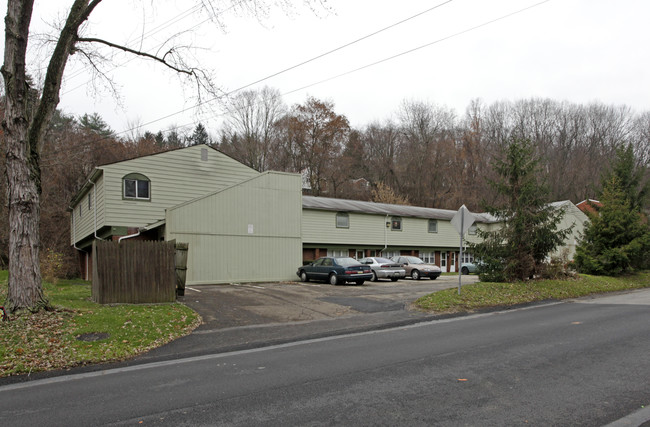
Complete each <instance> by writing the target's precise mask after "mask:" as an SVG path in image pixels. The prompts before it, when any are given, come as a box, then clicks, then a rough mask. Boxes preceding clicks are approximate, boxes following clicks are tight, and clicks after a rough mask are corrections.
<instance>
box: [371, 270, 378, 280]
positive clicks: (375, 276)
mask: <svg viewBox="0 0 650 427" xmlns="http://www.w3.org/2000/svg"><path fill="white" fill-rule="evenodd" d="M370 281H371V282H376V281H377V273H375V272H374V270H373V272H372V278H371V279H370Z"/></svg>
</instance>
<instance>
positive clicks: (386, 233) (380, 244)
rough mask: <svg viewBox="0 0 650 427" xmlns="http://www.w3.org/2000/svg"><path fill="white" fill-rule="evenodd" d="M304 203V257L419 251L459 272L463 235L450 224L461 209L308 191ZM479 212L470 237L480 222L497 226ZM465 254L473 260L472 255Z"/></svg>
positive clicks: (426, 257) (411, 252)
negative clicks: (333, 195) (437, 207)
mask: <svg viewBox="0 0 650 427" xmlns="http://www.w3.org/2000/svg"><path fill="white" fill-rule="evenodd" d="M302 206H303V213H302V241H303V259H305V260H310V259H316V258H318V257H320V256H325V255H330V256H351V257H355V258H362V257H365V256H380V254H381V256H385V257H391V256H394V255H414V256H419V257H420V258H422V259H423V260H424V261H426V262H430V263H434V264H437V265H439V266H440V268H441V269H442V270H443V271H457V268H458V267H457V265H458V262H459V260H458V252H459V249H460V248H459V246H460V236H459V235H458V232H457V231H456V229H455V228H454V227H453V226H452V224H451V219H452V218H453V217H454V215H455V214H456V211H452V210H447V209H432V208H423V207H418V206H403V205H393V204H387V203H373V202H364V201H359V200H342V199H330V198H326V197H310V196H303V198H302ZM475 216H476V218H477V221H476V224H475V226H473V227H472V228H471V229H470V230H469V232H468V234H469V236H467V237H468V238H469V239H470V240H471V239H472V238H474V236H475V235H476V227H482V228H484V229H490V228H491V227H494V226H495V225H496V221H495V220H494V219H493V218H491V217H490V216H489V215H485V214H475ZM464 258H465V261H469V260H470V259H471V255H470V254H467V255H465V254H464Z"/></svg>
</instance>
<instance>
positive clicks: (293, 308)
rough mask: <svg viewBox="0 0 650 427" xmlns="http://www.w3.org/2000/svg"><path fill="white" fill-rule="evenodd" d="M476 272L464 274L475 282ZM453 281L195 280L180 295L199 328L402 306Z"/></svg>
mask: <svg viewBox="0 0 650 427" xmlns="http://www.w3.org/2000/svg"><path fill="white" fill-rule="evenodd" d="M477 280H478V276H476V275H470V276H463V278H462V283H463V285H467V284H470V283H475V282H476V281H477ZM457 286H458V276H447V275H445V276H441V277H439V278H437V279H436V280H430V279H422V280H409V279H406V280H399V281H397V282H391V281H390V280H383V279H382V280H379V281H377V282H370V281H367V282H365V284H364V285H362V286H355V285H344V286H332V285H330V284H326V283H322V282H313V281H310V282H306V283H301V282H288V283H260V284H233V285H214V286H196V287H189V288H187V289H186V290H185V296H184V297H180V298H179V301H181V302H183V303H184V304H187V305H189V306H190V307H192V308H193V309H194V310H196V311H197V312H198V313H199V314H200V315H201V317H202V318H203V322H204V323H203V324H202V325H201V327H200V328H199V330H200V331H205V330H215V329H224V328H233V327H241V326H250V325H260V324H269V323H286V322H306V321H314V320H327V319H334V318H338V317H343V316H354V315H358V314H368V313H380V312H384V313H385V312H390V311H398V310H403V309H404V308H405V306H406V305H408V304H409V303H410V302H412V301H414V300H416V299H417V298H419V297H421V296H424V295H427V294H430V293H431V292H435V291H439V290H441V289H447V288H453V287H457Z"/></svg>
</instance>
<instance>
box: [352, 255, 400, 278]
mask: <svg viewBox="0 0 650 427" xmlns="http://www.w3.org/2000/svg"><path fill="white" fill-rule="evenodd" d="M359 262H360V263H361V264H363V265H368V266H370V268H371V269H372V279H370V280H372V281H373V282H376V281H377V279H390V280H392V281H393V282H395V281H397V280H398V279H403V278H404V277H406V270H405V269H404V267H402V264H398V263H396V262H394V261H391V260H389V259H388V258H381V257H372V256H371V257H367V258H361V259H360V260H359Z"/></svg>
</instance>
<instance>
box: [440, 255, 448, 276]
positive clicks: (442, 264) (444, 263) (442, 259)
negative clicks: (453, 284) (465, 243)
mask: <svg viewBox="0 0 650 427" xmlns="http://www.w3.org/2000/svg"><path fill="white" fill-rule="evenodd" d="M440 270H442V272H443V273H446V272H447V252H440Z"/></svg>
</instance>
